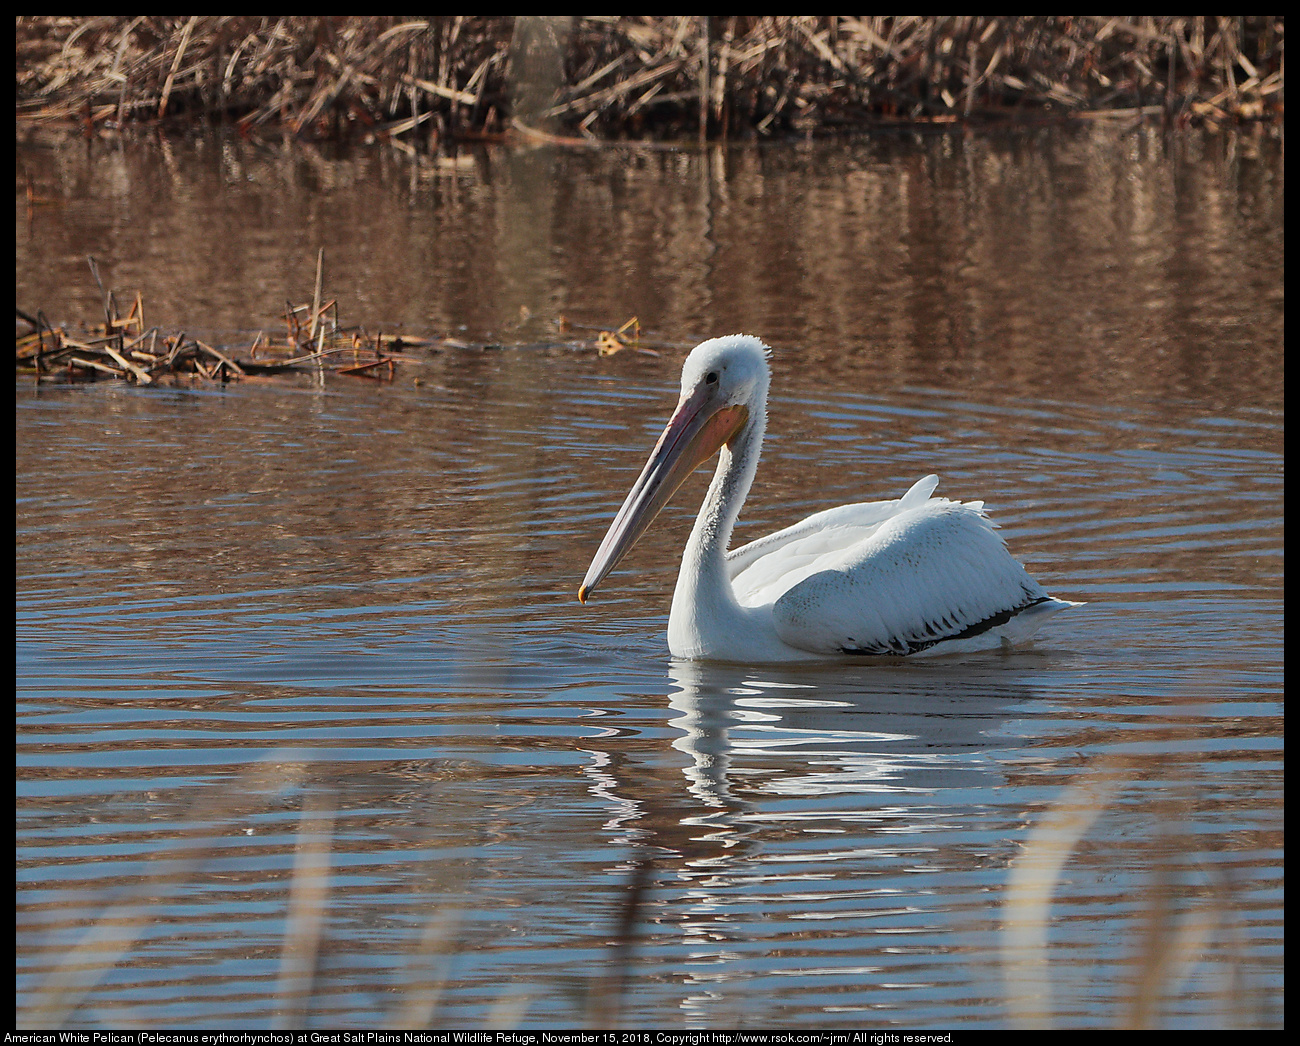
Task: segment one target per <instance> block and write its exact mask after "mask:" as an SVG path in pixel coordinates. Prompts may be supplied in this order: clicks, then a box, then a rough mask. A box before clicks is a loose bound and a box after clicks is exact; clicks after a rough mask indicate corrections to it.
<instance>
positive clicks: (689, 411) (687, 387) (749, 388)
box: [578, 334, 770, 603]
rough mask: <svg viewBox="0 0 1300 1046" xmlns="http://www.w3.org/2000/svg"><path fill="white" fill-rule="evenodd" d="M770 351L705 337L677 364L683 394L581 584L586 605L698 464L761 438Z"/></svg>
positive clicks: (751, 342)
mask: <svg viewBox="0 0 1300 1046" xmlns="http://www.w3.org/2000/svg"><path fill="white" fill-rule="evenodd" d="M769 352H770V350H769V349H768V347H767V346H766V345H764V344H763V343H762V342H761V341H759V339H758V338H755V337H753V336H752V335H749V334H730V335H728V336H727V337H725V338H710V339H709V340H708V341H704V342H701V343H700V344H699V345H697V346H695V348H694V349H692V350H691V354H690V355H689V356H687V357H686V362H685V364H683V366H682V395H681V399H679V400H678V401H677V408H676V410H674V411H673V416H672V417H671V418H670V419H669V421H668V425H667V427H666V428H665V429H664V431H663V434H662V435H661V436H660V437H659V442H658V443H656V444H655V448H654V450H653V451H652V452H651V454H650V460H649V461H647V462H646V464H645V468H643V469H642V470H641V475H640V476H639V477H638V478H637V481H636V483H635V484H633V486H632V489H631V491H630V492H629V493H628V496H627V499H626V500H625V501H624V502H623V506H622V508H620V509H619V510H618V513H617V515H615V516H614V522H613V523H611V524H610V527H609V531H608V532H607V533H606V534H605V539H604V540H603V541H602V542H601V543H600V548H599V549H597V550H596V556H595V558H594V559H592V561H591V566H590V567H588V568H587V576H586V577H584V578H583V579H582V587H581V588H579V589H578V599H579V600H580V601H582V602H583V603H585V602H586V601H587V598H588V597H589V596H590V595H591V593H592V591H593V590H594V589H595V588H596V586H597V585H599V584H600V583H601V581H602V580H604V578H605V575H606V574H608V573H609V572H610V571H611V570H613V569H614V567H615V566H617V565H618V562H619V560H621V559H622V558H623V557H624V556H625V555H627V553H628V551H629V550H630V549H631V548H632V546H633V545H635V544H636V542H637V539H638V538H640V537H641V535H642V534H644V533H645V531H646V530H647V528H649V526H650V524H651V523H652V522H653V521H654V518H655V517H656V516H657V515H659V512H660V510H661V509H662V508H663V507H664V505H666V504H667V503H668V500H669V499H670V498H671V497H672V496H673V494H674V493H675V492H676V491H677V488H678V487H680V486H681V485H682V483H684V482H685V481H686V477H687V476H689V475H690V474H691V473H692V472H693V471H694V470H695V469H696V468H698V467H699V466H700V465H702V464H703V463H704V462H706V461H708V460H709V459H710V458H712V457H713V455H714V454H716V453H717V452H718V450H719V449H720V448H722V447H724V446H727V447H729V446H731V445H732V444H733V442H735V441H737V440H740V439H752V434H753V433H755V432H757V433H758V434H759V436H760V438H761V433H762V429H763V426H764V423H765V421H766V417H765V412H766V407H767V386H768V380H769V370H768V366H767V357H768V354H769Z"/></svg>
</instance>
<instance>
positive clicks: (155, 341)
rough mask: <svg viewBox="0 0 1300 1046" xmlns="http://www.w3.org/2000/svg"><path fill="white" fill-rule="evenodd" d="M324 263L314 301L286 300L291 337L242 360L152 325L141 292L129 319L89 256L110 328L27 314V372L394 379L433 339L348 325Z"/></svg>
mask: <svg viewBox="0 0 1300 1046" xmlns="http://www.w3.org/2000/svg"><path fill="white" fill-rule="evenodd" d="M324 260H325V259H324V252H323V251H322V252H321V253H320V254H318V256H317V262H316V290H315V293H314V295H313V297H312V301H311V303H310V304H304V305H294V304H292V303H290V302H286V303H285V327H286V333H285V336H284V337H283V338H282V339H275V338H271V337H269V336H267V335H266V334H265V332H262V331H259V332H258V334H257V336H256V337H255V338H254V339H253V342H252V344H251V346H249V348H248V350H247V351H246V353H245V354H244V355H242V356H238V355H237V354H236V353H235V352H233V351H226V352H223V351H222V350H221V349H218V348H215V347H214V346H212V345H209V344H207V343H206V342H204V341H201V340H200V339H198V338H194V337H191V336H190V335H188V334H186V333H179V334H165V333H163V332H162V331H161V330H159V328H157V327H148V328H146V327H145V322H144V302H143V300H142V299H141V297H140V294H139V293H138V292H137V293H136V296H135V301H134V303H133V304H132V305H131V308H130V311H129V312H128V313H127V314H126V316H123V315H122V312H121V308H120V307H119V304H118V301H117V297H116V296H115V295H114V293H113V292H112V291H111V290H105V289H104V284H103V281H102V280H101V279H100V276H99V265H98V263H97V262H96V261H95V259H94V258H88V259H87V261H88V263H89V265H90V272H91V275H92V276H93V277H94V279H95V283H96V285H97V286H98V287H99V292H100V295H101V297H102V299H103V305H104V323H103V327H102V328H101V329H97V330H93V331H86V332H85V333H79V334H78V335H76V336H74V335H72V334H69V332H68V330H67V329H66V328H65V327H54V326H51V324H50V323H49V321H48V320H47V319H46V318H45V314H44V312H37V313H36V315H35V316H32V315H30V314H28V313H26V312H24V311H22V310H21V309H19V310H18V319H19V321H20V322H22V323H25V324H26V325H27V328H28V329H27V330H19V331H18V333H17V338H16V341H17V366H18V370H19V373H27V374H32V375H34V376H35V378H36V380H37V381H38V382H40V381H42V380H62V381H74V382H76V381H95V380H97V379H99V378H101V377H104V376H107V377H110V378H119V379H126V380H127V381H130V382H133V383H135V384H137V385H152V384H154V383H155V382H157V381H159V380H166V379H174V378H189V379H207V380H209V381H221V382H225V381H231V380H234V379H237V378H244V377H247V376H248V375H250V374H265V375H273V374H289V373H295V372H308V371H317V372H323V371H326V370H328V371H331V372H334V373H339V374H352V375H359V376H364V377H384V378H389V379H391V378H392V377H393V375H394V370H395V366H396V364H397V363H400V362H404V361H409V360H410V359H411V357H409V356H403V355H402V354H401V352H400V351H399V350H401V349H402V348H405V347H414V346H421V345H428V344H430V342H428V341H427V340H425V339H420V338H411V337H395V336H393V335H385V334H383V333H382V332H380V333H378V334H375V335H374V336H373V337H371V336H370V335H368V334H366V333H365V332H364V331H362V330H360V329H358V328H343V327H341V326H340V325H339V321H338V303H337V301H334V300H328V301H326V300H322V296H321V284H322V276H323V269H324Z"/></svg>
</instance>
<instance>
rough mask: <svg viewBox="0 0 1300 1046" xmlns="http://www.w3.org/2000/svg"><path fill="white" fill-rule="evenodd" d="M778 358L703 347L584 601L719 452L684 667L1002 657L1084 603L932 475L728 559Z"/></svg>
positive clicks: (680, 646)
mask: <svg viewBox="0 0 1300 1046" xmlns="http://www.w3.org/2000/svg"><path fill="white" fill-rule="evenodd" d="M767 354H768V349H767V347H766V346H765V345H764V344H763V343H762V342H761V341H759V340H758V339H757V338H754V337H750V336H748V335H731V336H729V337H725V338H713V339H711V340H709V341H706V342H703V343H701V344H700V345H698V346H696V348H695V349H694V350H693V351H692V352H691V354H690V355H689V356H688V357H687V359H686V363H685V364H684V366H683V367H682V395H681V399H680V400H679V402H678V404H677V409H676V410H675V411H674V412H673V416H672V418H671V419H670V421H669V422H668V426H667V427H666V428H665V429H664V432H663V435H662V436H660V438H659V442H658V443H657V444H656V445H655V449H654V451H653V452H652V454H651V456H650V460H649V461H648V462H647V463H646V466H645V468H644V469H643V470H642V472H641V475H640V477H638V479H637V481H636V483H635V484H634V485H633V487H632V490H631V491H630V492H629V494H628V496H627V499H626V500H625V501H624V502H623V506H622V507H621V508H620V509H619V511H618V514H617V515H616V516H615V517H614V521H613V523H612V524H611V525H610V528H609V531H608V533H607V534H606V535H605V539H604V541H602V542H601V546H600V548H599V550H597V552H596V556H595V558H594V559H593V560H592V563H591V566H590V568H589V569H588V570H587V575H586V577H585V578H584V579H583V583H582V587H581V588H580V589H579V591H578V598H579V599H581V600H582V601H583V602H586V600H587V597H588V595H589V594H590V593H591V591H592V590H593V589H594V588H595V587H596V586H597V585H598V584H600V582H601V581H602V580H603V579H604V577H605V576H606V575H607V574H608V573H609V571H610V570H612V569H613V568H614V566H615V565H616V564H617V563H618V561H619V560H620V559H622V558H623V556H624V555H626V553H627V552H628V550H629V549H630V548H631V547H632V545H633V544H635V543H636V540H637V538H639V537H640V536H641V534H642V533H644V532H645V530H646V528H647V527H648V526H649V525H650V522H651V521H652V520H653V519H654V517H655V516H656V515H657V514H658V513H659V510H660V509H662V508H663V506H664V505H665V504H666V503H667V501H668V499H669V498H670V497H671V496H672V494H673V492H674V491H675V490H676V489H677V488H678V487H679V486H680V485H681V484H682V482H683V481H684V480H685V479H686V477H687V476H688V475H689V474H690V472H691V471H692V470H693V469H694V468H695V467H696V466H698V465H699V464H701V463H702V462H704V461H706V460H707V459H708V458H710V457H712V456H713V454H714V453H715V452H720V453H719V460H718V466H717V470H716V471H715V472H714V475H713V482H712V483H711V484H710V486H709V491H708V493H707V494H706V495H705V498H704V503H703V505H702V506H701V508H700V513H699V516H698V517H697V518H696V521H695V526H694V528H693V529H692V531H691V536H690V540H689V541H688V542H687V544H686V550H685V552H684V553H683V555H682V565H681V571H680V573H679V574H678V578H677V588H676V590H675V591H674V593H673V605H672V612H671V614H670V615H669V619H668V646H669V649H670V650H671V651H672V654H673V656H674V657H680V658H701V659H709V660H721V661H741V662H746V663H756V662H773V661H795V660H807V659H811V658H825V657H835V656H842V655H845V654H858V655H881V654H893V655H924V654H935V653H949V652H953V653H956V652H963V651H972V650H984V649H994V648H998V647H1001V646H1004V645H1010V644H1015V643H1019V642H1022V641H1024V640H1025V639H1028V638H1029V637H1030V636H1031V635H1032V634H1033V633H1034V632H1035V631H1036V630H1037V628H1038V627H1039V626H1040V625H1041V624H1042V623H1043V622H1044V621H1045V620H1046V619H1047V618H1048V617H1050V616H1052V615H1053V614H1055V613H1057V612H1058V611H1060V610H1064V609H1065V608H1066V607H1071V606H1077V605H1078V604H1076V603H1071V602H1069V601H1067V600H1061V599H1056V598H1054V597H1052V596H1049V595H1048V594H1047V592H1046V591H1044V589H1043V588H1042V586H1041V585H1039V584H1038V582H1037V581H1035V580H1034V579H1033V578H1031V577H1030V576H1029V575H1028V574H1027V573H1026V572H1025V569H1024V567H1022V566H1021V565H1020V564H1019V563H1017V562H1016V561H1015V560H1014V559H1012V558H1011V555H1010V553H1009V552H1008V551H1007V548H1006V544H1005V542H1004V541H1003V540H1002V538H1001V537H1000V536H999V535H998V534H997V533H995V532H994V529H993V524H992V523H991V522H990V521H989V519H988V517H987V516H986V515H985V514H984V511H983V509H984V505H983V502H979V501H972V502H967V503H965V504H962V503H961V502H956V501H949V500H948V499H947V498H933V497H931V494H933V492H934V490H935V488H936V487H937V486H938V483H939V479H938V477H937V476H926V477H925V478H924V479H921V480H918V481H917V482H916V483H915V484H913V486H912V488H911V489H910V490H909V491H908V492H907V493H906V494H904V495H903V497H901V498H899V499H897V500H894V501H875V502H863V503H861V504H856V505H842V506H840V507H839V508H833V509H827V510H825V511H823V512H818V513H815V514H814V515H811V516H809V517H808V518H807V519H804V520H802V521H801V522H799V523H796V524H794V525H793V526H790V527H786V528H785V529H784V530H780V531H777V532H776V533H775V534H769V535H768V536H767V537H764V538H759V539H758V540H757V541H752V542H750V543H749V544H748V545H744V546H742V547H740V548H738V549H735V550H734V551H731V552H727V550H726V549H727V544H728V542H729V541H730V538H731V531H732V528H733V526H734V525H735V522H736V518H737V516H738V515H739V513H740V507H741V505H742V504H743V503H744V500H745V495H746V494H748V492H749V488H750V485H751V484H752V482H753V479H754V474H755V471H756V470H757V467H758V457H759V453H760V450H761V447H762V442H763V432H764V429H765V427H766V420H767V411H766V408H767V389H768V381H769V371H768V365H767Z"/></svg>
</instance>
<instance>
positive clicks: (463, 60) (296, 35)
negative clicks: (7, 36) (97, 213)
mask: <svg viewBox="0 0 1300 1046" xmlns="http://www.w3.org/2000/svg"><path fill="white" fill-rule="evenodd" d="M1284 44H1285V20H1284V19H1283V18H1281V17H1268V16H1250V17H1246V16H1240V17H1235V16H1221V17H1220V16H1215V17H1210V16H1196V17H1133V18H1126V17H1098V18H1093V17H1052V16H1024V17H983V16H979V17H976V16H952V17H939V18H917V17H872V18H853V17H820V16H726V17H700V16H671V17H633V16H628V17H619V16H608V17H564V18H551V17H542V16H518V17H487V16H478V17H469V16H460V15H456V16H451V15H445V16H437V17H433V18H429V19H424V20H411V19H400V18H395V17H354V18H344V17H319V16H318V17H308V16H299V17H282V18H271V17H266V18H259V17H248V16H241V17H228V16H226V17H217V16H213V17H201V16H197V15H196V16H182V17H147V16H137V17H131V18H126V17H117V16H100V17H84V16H83V17H65V16H20V17H18V18H16V33H15V50H16V61H17V113H18V117H19V120H20V122H21V121H24V120H25V121H41V122H49V121H63V122H67V121H72V120H80V121H82V122H84V124H85V126H86V128H87V129H88V130H91V129H99V128H105V127H116V128H122V127H125V126H127V125H130V124H140V123H151V122H156V121H158V120H160V119H169V120H172V121H181V120H188V121H191V122H192V121H195V120H208V121H218V122H233V123H235V124H236V125H237V126H238V128H239V129H240V130H241V131H243V132H245V133H253V132H255V131H257V130H258V129H259V128H261V129H266V130H269V129H271V128H275V129H277V130H280V131H282V132H285V133H289V134H294V135H302V136H309V137H316V138H334V137H347V136H354V135H357V134H361V135H363V136H366V137H370V138H383V139H387V140H390V141H394V142H396V143H399V144H404V143H405V141H406V139H407V138H408V137H409V136H411V135H412V133H413V132H418V133H419V134H424V135H428V136H430V137H431V138H434V139H437V140H441V139H444V138H447V137H466V136H471V137H472V136H481V135H484V134H489V135H491V134H503V133H507V132H508V131H509V129H510V125H511V122H512V121H518V122H519V123H521V124H523V125H524V126H525V127H534V126H538V125H540V126H543V127H544V128H545V129H546V130H548V131H554V132H556V133H559V134H568V135H581V136H584V137H586V138H590V139H596V140H602V139H619V138H629V137H655V138H665V137H681V136H683V135H690V136H695V135H699V136H701V137H703V136H705V135H707V136H708V137H710V138H724V139H725V138H737V137H752V136H768V135H782V134H792V133H800V134H813V133H832V132H839V131H844V130H851V129H857V128H862V127H867V126H872V125H879V124H880V123H882V122H904V123H927V122H929V123H948V122H955V121H962V120H965V121H974V120H981V119H996V118H1005V117H1021V118H1023V117H1024V116H1034V117H1043V116H1048V117H1051V118H1056V117H1058V116H1095V115H1106V114H1112V113H1116V112H1120V113H1125V114H1133V113H1137V114H1140V115H1161V116H1163V117H1164V118H1165V119H1167V120H1169V121H1170V122H1171V123H1172V124H1174V125H1187V124H1192V123H1198V124H1200V123H1209V124H1214V125H1222V124H1227V123H1232V122H1238V121H1244V120H1256V119H1269V118H1272V119H1281V117H1282V112H1283V99H1284V86H1285V78H1284V70H1285V64H1284V61H1283V57H1284Z"/></svg>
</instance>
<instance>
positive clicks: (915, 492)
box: [727, 475, 983, 606]
mask: <svg viewBox="0 0 1300 1046" xmlns="http://www.w3.org/2000/svg"><path fill="white" fill-rule="evenodd" d="M938 485H939V477H938V476H933V475H931V476H925V477H923V478H922V479H918V480H917V481H916V482H915V483H913V484H912V486H911V487H910V488H909V489H908V491H907V493H906V494H904V495H903V496H902V497H901V498H895V499H893V500H892V501H861V502H858V503H857V504H854V505H839V506H837V507H836V508H828V509H825V510H823V511H821V512H814V513H813V514H812V515H811V516H808V517H807V518H806V519H801V520H800V521H799V522H798V523H795V524H793V525H792V526H788V527H786V528H785V529H784V530H778V531H777V532H776V533H774V534H768V535H767V536H765V537H761V538H758V539H757V540H755V541H751V542H750V543H749V544H748V545H741V546H740V548H734V549H732V550H731V551H730V552H728V553H727V574H728V576H729V577H730V578H731V582H732V586H733V588H734V589H735V592H736V598H737V599H738V600H739V601H740V603H741V604H742V605H744V606H753V605H756V604H759V603H770V602H772V600H773V599H774V598H775V597H776V596H779V595H780V594H781V593H782V592H784V591H785V590H786V589H788V588H789V587H790V586H791V585H792V584H794V583H795V582H796V581H799V580H802V579H803V578H804V577H806V576H807V574H808V573H809V571H806V570H804V569H803V567H804V566H805V565H806V564H807V563H809V562H812V561H814V560H816V559H818V558H820V557H821V556H824V555H827V554H832V555H837V554H838V553H840V552H843V551H845V550H847V549H848V548H851V547H852V546H854V545H856V544H858V543H859V542H860V541H862V540H864V539H865V538H867V537H869V536H870V535H871V533H872V532H873V531H874V530H875V529H876V528H877V527H878V526H880V524H882V523H884V522H885V521H886V520H889V519H892V518H893V517H894V516H896V515H898V514H899V513H900V512H906V511H908V510H909V509H912V508H916V507H918V506H920V505H923V504H925V501H926V499H927V498H929V496H930V495H931V494H933V493H934V490H935V488H936V487H937V486H938ZM972 504H973V505H974V506H975V507H976V508H979V507H980V506H981V505H982V504H983V502H972ZM796 573H797V575H798V576H795V575H796ZM783 578H784V579H785V580H784V581H782V579H783ZM773 586H775V587H776V588H777V591H775V592H772V591H771V589H772V588H773ZM765 597H766V598H765Z"/></svg>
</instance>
